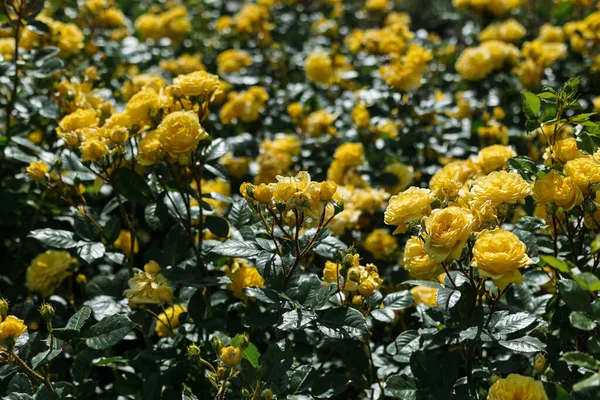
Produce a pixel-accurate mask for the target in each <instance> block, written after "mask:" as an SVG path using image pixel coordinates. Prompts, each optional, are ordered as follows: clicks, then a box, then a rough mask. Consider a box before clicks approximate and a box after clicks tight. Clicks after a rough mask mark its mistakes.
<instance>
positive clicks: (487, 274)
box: [471, 229, 533, 290]
mask: <svg viewBox="0 0 600 400" xmlns="http://www.w3.org/2000/svg"><path fill="white" fill-rule="evenodd" d="M532 263H533V261H531V259H530V258H529V257H528V256H527V247H526V246H525V244H524V243H523V242H521V240H519V238H518V237H517V236H516V235H515V234H514V233H512V232H509V231H505V230H504V229H494V230H486V231H483V232H481V233H480V234H479V235H478V236H477V240H476V241H475V245H474V246H473V260H472V261H471V266H473V267H476V268H478V269H479V275H480V276H481V277H483V278H492V279H493V281H494V283H495V284H496V286H498V287H499V288H500V289H501V290H504V288H505V287H506V285H507V284H508V283H522V282H523V278H522V276H521V273H520V272H519V271H517V269H518V268H522V267H524V266H525V265H528V264H532ZM503 278H504V279H503Z"/></svg>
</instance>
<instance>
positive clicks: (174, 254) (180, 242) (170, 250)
mask: <svg viewBox="0 0 600 400" xmlns="http://www.w3.org/2000/svg"><path fill="white" fill-rule="evenodd" d="M189 248H190V238H189V236H188V234H187V232H186V231H185V230H184V229H183V227H182V226H181V225H179V224H175V225H173V227H172V228H171V229H169V232H167V236H165V242H164V246H163V253H164V256H165V258H166V261H167V264H168V265H177V264H178V263H179V262H181V261H182V260H184V259H185V258H186V256H187V252H188V249H189Z"/></svg>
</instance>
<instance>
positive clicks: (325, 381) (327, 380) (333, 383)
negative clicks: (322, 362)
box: [311, 372, 350, 399]
mask: <svg viewBox="0 0 600 400" xmlns="http://www.w3.org/2000/svg"><path fill="white" fill-rule="evenodd" d="M349 383H350V380H348V378H347V377H346V376H344V375H343V374H340V373H336V372H328V373H326V374H324V375H320V376H317V379H316V380H315V382H314V384H313V386H312V390H311V394H312V395H313V397H315V398H317V399H331V398H334V397H336V396H339V395H341V394H342V393H344V392H345V391H346V389H347V388H348V384H349Z"/></svg>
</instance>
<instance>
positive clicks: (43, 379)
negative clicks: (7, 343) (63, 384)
mask: <svg viewBox="0 0 600 400" xmlns="http://www.w3.org/2000/svg"><path fill="white" fill-rule="evenodd" d="M10 356H11V358H12V360H13V361H15V363H17V364H18V365H19V366H20V367H21V368H23V369H24V370H25V371H26V372H27V373H28V374H29V375H30V376H32V377H34V378H35V379H37V380H39V381H40V382H41V383H43V384H44V386H46V388H48V390H49V391H50V392H54V388H53V387H52V384H51V383H50V379H49V378H48V377H43V376H42V375H40V374H38V373H37V372H35V371H34V370H33V369H31V368H30V367H29V365H27V363H26V362H25V361H23V360H22V359H21V358H20V357H19V356H18V355H16V354H15V353H14V352H13V351H12V350H10Z"/></svg>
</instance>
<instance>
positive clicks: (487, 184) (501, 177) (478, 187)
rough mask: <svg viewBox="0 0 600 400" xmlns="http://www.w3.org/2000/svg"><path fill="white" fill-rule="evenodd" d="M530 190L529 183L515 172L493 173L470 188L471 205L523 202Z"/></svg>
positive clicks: (478, 180)
mask: <svg viewBox="0 0 600 400" xmlns="http://www.w3.org/2000/svg"><path fill="white" fill-rule="evenodd" d="M530 192H531V188H530V186H529V183H527V181H526V180H525V179H523V178H522V177H521V175H519V174H518V173H516V172H507V171H494V172H491V173H490V174H489V175H486V176H484V177H482V178H479V179H477V180H476V181H475V184H474V185H473V187H472V188H471V197H472V199H473V203H475V204H483V203H485V202H487V201H490V202H491V203H492V205H494V206H499V205H500V204H515V203H521V202H523V201H524V200H525V198H526V197H527V196H529V193H530Z"/></svg>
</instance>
